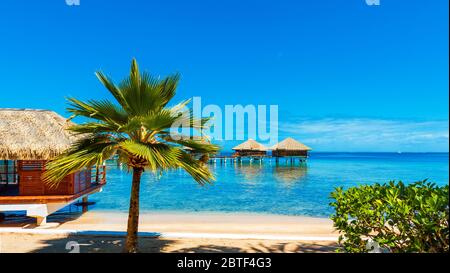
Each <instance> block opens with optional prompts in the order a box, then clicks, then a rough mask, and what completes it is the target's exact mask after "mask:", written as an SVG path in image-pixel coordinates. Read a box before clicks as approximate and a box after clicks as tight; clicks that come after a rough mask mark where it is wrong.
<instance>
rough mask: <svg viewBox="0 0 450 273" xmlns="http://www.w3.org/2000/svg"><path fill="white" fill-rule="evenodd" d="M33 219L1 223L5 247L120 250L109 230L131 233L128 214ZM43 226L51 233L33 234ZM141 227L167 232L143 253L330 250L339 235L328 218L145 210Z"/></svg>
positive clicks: (145, 241) (146, 243)
mask: <svg viewBox="0 0 450 273" xmlns="http://www.w3.org/2000/svg"><path fill="white" fill-rule="evenodd" d="M32 222H33V221H32V220H31V219H25V220H24V219H23V218H17V219H14V218H12V219H6V221H5V222H3V223H1V224H0V236H1V237H0V248H1V249H0V251H3V252H66V251H67V250H66V249H65V246H66V244H67V242H69V241H70V240H75V241H77V242H78V243H80V241H81V243H80V244H82V245H83V246H82V247H81V249H82V252H120V251H121V249H122V245H123V236H110V235H105V233H104V232H111V231H117V232H124V231H126V223H127V214H125V213H116V212H97V211H92V212H87V213H85V214H83V215H82V216H80V217H79V216H78V215H76V216H75V217H67V216H59V215H55V216H52V217H49V219H48V224H47V225H46V226H42V227H36V226H35V225H34V224H32ZM2 230H3V231H2ZM14 230H16V231H22V232H30V234H26V233H25V234H24V233H17V232H13V233H11V231H14ZM39 230H41V231H45V233H47V234H33V233H37V232H39ZM36 231H37V232H36ZM55 231H59V233H63V234H56V233H55ZM65 231H89V233H86V234H85V235H74V234H64V233H65ZM139 231H140V232H152V233H153V232H155V233H160V234H161V235H162V236H160V237H158V238H142V239H141V242H140V246H141V247H140V249H141V251H143V252H309V251H313V252H322V251H326V252H328V251H333V249H334V247H335V242H336V238H337V236H338V234H337V233H336V232H334V230H333V226H332V222H331V220H329V219H325V218H312V217H299V216H280V215H259V214H228V213H179V212H177V213H160V212H155V213H143V214H141V217H140V226H139ZM41 233H42V232H41ZM99 235H100V236H99ZM119 235H120V234H119Z"/></svg>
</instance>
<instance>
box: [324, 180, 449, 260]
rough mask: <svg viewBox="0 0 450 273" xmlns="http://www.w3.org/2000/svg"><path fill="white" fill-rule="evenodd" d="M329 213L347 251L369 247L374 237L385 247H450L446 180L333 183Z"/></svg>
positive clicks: (412, 249) (398, 249)
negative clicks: (335, 185) (441, 183)
mask: <svg viewBox="0 0 450 273" xmlns="http://www.w3.org/2000/svg"><path fill="white" fill-rule="evenodd" d="M331 198H332V199H334V200H333V202H331V203H330V205H331V206H332V207H334V209H335V213H334V214H333V215H332V217H331V219H332V220H333V222H334V227H335V228H336V229H337V230H338V231H339V232H340V236H339V244H340V245H341V246H342V248H343V250H344V251H346V252H368V251H369V249H367V245H368V243H369V242H371V241H373V242H376V243H377V244H378V245H379V246H380V247H381V248H383V249H387V250H388V251H389V252H448V251H449V226H448V222H449V192H448V185H446V186H444V187H438V186H436V185H435V184H434V183H429V182H427V181H426V180H425V181H421V182H417V183H414V184H410V185H405V184H404V183H402V182H398V183H396V182H389V183H388V184H374V185H364V186H358V187H353V188H349V189H347V190H344V189H343V188H342V187H340V188H336V189H335V191H334V192H332V193H331Z"/></svg>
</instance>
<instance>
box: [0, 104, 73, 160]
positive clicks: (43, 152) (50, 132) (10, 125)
mask: <svg viewBox="0 0 450 273" xmlns="http://www.w3.org/2000/svg"><path fill="white" fill-rule="evenodd" d="M72 124H73V123H72V122H69V121H67V120H66V119H65V118H63V117H61V116H60V115H58V114H56V113H55V112H52V111H46V110H30V109H0V160H2V159H7V160H19V159H22V160H49V159H53V158H54V157H56V156H58V155H60V154H61V153H63V152H64V151H65V150H67V149H68V148H69V147H70V145H71V143H73V142H74V141H75V140H76V139H78V138H79V137H77V136H74V135H73V134H71V133H69V132H68V131H66V130H65V129H66V128H67V127H68V126H70V125H72Z"/></svg>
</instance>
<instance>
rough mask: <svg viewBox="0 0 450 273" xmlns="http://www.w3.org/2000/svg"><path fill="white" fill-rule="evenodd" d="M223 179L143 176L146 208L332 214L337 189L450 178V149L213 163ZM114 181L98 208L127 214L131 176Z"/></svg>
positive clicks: (111, 177) (114, 174) (114, 173)
mask: <svg viewBox="0 0 450 273" xmlns="http://www.w3.org/2000/svg"><path fill="white" fill-rule="evenodd" d="M210 167H211V169H212V170H213V172H214V173H215V175H216V178H217V180H216V181H215V182H214V184H213V185H207V186H203V187H202V186H199V185H198V184H196V182H195V181H194V180H193V179H192V178H190V177H189V176H188V175H187V174H185V173H184V172H183V171H182V170H176V171H171V172H168V173H166V174H164V175H163V176H162V177H156V176H155V175H153V174H152V173H151V172H146V173H144V175H143V178H142V186H141V210H142V211H186V212H246V213H268V214H284V215H305V216H318V217H324V216H329V215H330V214H331V213H332V210H331V208H330V207H329V205H328V203H329V202H330V199H329V194H330V192H332V191H333V189H334V188H335V187H338V186H344V187H351V186H355V185H359V184H371V183H375V182H380V183H382V182H388V181H390V180H402V181H404V182H407V183H411V182H415V181H418V180H423V179H426V178H428V179H429V181H432V182H435V183H437V184H439V185H447V184H448V182H449V155H448V153H417V154H415V153H403V154H398V153H312V154H311V156H310V158H309V159H308V161H307V163H306V164H304V165H302V166H298V164H297V165H296V166H291V165H290V163H289V162H288V163H285V162H284V161H283V160H281V161H280V163H279V165H278V166H276V164H275V162H274V161H273V162H270V161H265V162H264V163H262V164H260V163H258V162H252V163H251V164H250V163H248V162H244V163H242V165H240V164H232V163H228V164H211V165H210ZM107 180H108V184H107V185H106V186H105V187H104V190H103V192H101V193H97V194H95V195H93V196H92V197H91V198H90V199H91V200H94V201H96V202H97V203H96V205H95V206H93V210H108V211H120V212H127V210H128V197H129V193H130V183H131V174H130V173H128V172H127V171H126V169H124V170H121V169H120V168H118V167H115V166H108V175H107Z"/></svg>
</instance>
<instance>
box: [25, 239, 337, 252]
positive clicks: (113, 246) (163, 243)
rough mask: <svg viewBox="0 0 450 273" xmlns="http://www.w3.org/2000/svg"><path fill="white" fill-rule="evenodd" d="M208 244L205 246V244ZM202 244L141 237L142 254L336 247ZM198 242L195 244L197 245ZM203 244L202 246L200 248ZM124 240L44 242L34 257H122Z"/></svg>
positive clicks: (231, 242)
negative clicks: (53, 254) (48, 254)
mask: <svg viewBox="0 0 450 273" xmlns="http://www.w3.org/2000/svg"><path fill="white" fill-rule="evenodd" d="M205 241H207V242H205ZM225 241H226V244H224V243H223V240H215V239H211V240H203V239H170V240H169V239H165V238H158V237H140V239H139V251H140V252H141V253H164V252H172V253H312V252H314V253H326V252H327V253H330V252H334V251H335V250H336V248H337V246H336V245H335V244H316V243H305V242H303V243H300V242H285V243H271V242H267V241H266V242H261V241H259V240H248V241H247V240H245V242H243V240H225ZM196 242H198V243H196ZM200 242H202V243H203V244H200ZM124 243H125V238H124V237H123V236H85V235H69V236H64V237H60V238H52V239H43V240H41V241H40V246H41V247H39V248H37V249H35V250H33V251H32V252H33V253H69V252H80V253H121V252H123V246H124Z"/></svg>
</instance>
